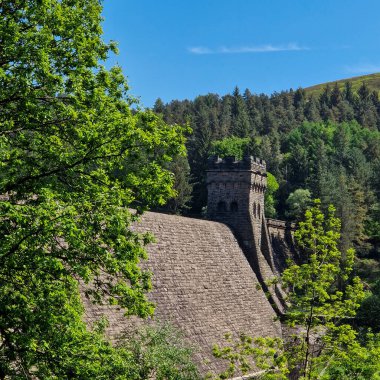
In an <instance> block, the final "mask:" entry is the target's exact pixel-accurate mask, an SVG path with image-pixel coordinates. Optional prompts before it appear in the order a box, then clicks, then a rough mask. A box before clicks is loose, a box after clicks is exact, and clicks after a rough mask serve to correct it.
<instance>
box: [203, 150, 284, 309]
mask: <svg viewBox="0 0 380 380" xmlns="http://www.w3.org/2000/svg"><path fill="white" fill-rule="evenodd" d="M266 187H267V174H266V163H265V161H263V160H260V159H257V158H253V157H251V156H246V157H244V159H243V160H242V161H238V160H236V159H235V157H226V158H224V159H221V158H219V157H217V156H214V157H210V159H209V164H208V170H207V191H208V202H207V217H208V219H211V220H216V221H220V222H223V223H225V224H227V225H229V226H230V227H231V229H232V230H233V232H234V233H235V235H236V237H237V239H238V241H239V242H240V244H241V247H242V250H243V251H244V253H245V255H246V257H247V259H248V261H249V263H250V265H251V267H252V269H253V270H254V272H255V274H256V276H257V278H258V279H259V281H260V284H261V286H262V288H263V289H264V290H265V291H266V292H268V293H270V294H271V299H270V300H271V303H272V306H273V307H274V308H275V309H276V311H277V312H278V313H279V314H281V313H282V311H283V308H284V294H283V291H282V289H281V288H280V287H279V286H278V285H271V286H268V282H269V281H270V280H271V279H273V278H275V277H276V276H278V275H279V274H280V272H281V270H282V269H283V265H282V263H281V262H282V261H283V260H279V259H278V257H276V254H275V253H274V251H273V247H272V242H271V236H270V235H269V231H268V225H267V220H266V218H265V215H264V193H265V190H266ZM272 225H273V226H274V227H275V226H276V225H275V223H272ZM278 225H279V226H280V225H281V226H282V225H283V222H281V221H278ZM272 230H273V228H272Z"/></svg>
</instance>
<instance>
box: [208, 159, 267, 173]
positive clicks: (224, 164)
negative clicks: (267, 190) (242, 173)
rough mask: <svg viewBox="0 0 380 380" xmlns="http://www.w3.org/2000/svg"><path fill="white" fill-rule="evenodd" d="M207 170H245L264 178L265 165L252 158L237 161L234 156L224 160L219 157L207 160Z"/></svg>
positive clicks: (261, 161)
mask: <svg viewBox="0 0 380 380" xmlns="http://www.w3.org/2000/svg"><path fill="white" fill-rule="evenodd" d="M208 170H209V171H214V170H217V171H219V170H220V171H234V170H247V171H251V172H254V173H258V174H262V175H263V176H266V173H267V165H266V162H265V161H264V160H261V159H260V158H257V157H253V156H244V157H243V159H242V160H237V159H236V157H235V156H226V157H224V158H220V157H219V156H211V157H210V158H209V159H208Z"/></svg>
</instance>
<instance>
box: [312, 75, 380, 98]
mask: <svg viewBox="0 0 380 380" xmlns="http://www.w3.org/2000/svg"><path fill="white" fill-rule="evenodd" d="M345 82H351V83H352V88H353V89H354V91H356V90H357V89H358V88H359V87H360V86H361V85H362V83H363V82H365V83H366V84H367V86H368V87H369V88H370V89H371V90H375V91H380V73H376V74H369V75H362V76H359V77H352V78H346V79H341V80H338V81H334V82H327V83H321V84H317V85H315V86H311V87H307V88H305V91H306V92H307V93H308V94H313V95H319V94H320V93H321V92H322V91H323V89H324V88H325V87H326V86H327V85H329V86H330V87H332V86H334V85H335V83H338V86H339V88H340V89H342V88H343V87H344V84H345Z"/></svg>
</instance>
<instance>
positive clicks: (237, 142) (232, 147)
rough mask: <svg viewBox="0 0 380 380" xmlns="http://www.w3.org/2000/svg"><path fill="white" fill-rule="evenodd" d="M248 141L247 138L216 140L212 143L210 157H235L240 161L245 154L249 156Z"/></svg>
mask: <svg viewBox="0 0 380 380" xmlns="http://www.w3.org/2000/svg"><path fill="white" fill-rule="evenodd" d="M249 147H250V139H249V138H248V137H246V138H242V137H235V136H231V137H226V138H224V139H223V140H217V141H214V142H213V143H212V146H211V151H210V154H211V155H218V156H219V157H226V156H235V157H236V159H237V160H241V159H242V158H243V156H244V155H245V154H249V153H250V152H249Z"/></svg>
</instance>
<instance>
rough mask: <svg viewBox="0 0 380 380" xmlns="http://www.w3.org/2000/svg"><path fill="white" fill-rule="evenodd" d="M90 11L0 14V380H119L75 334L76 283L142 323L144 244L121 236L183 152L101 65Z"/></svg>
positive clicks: (67, 3) (31, 5) (71, 7)
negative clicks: (85, 285)
mask: <svg viewBox="0 0 380 380" xmlns="http://www.w3.org/2000/svg"><path fill="white" fill-rule="evenodd" d="M101 9H102V8H101V4H100V1H98V0H33V1H27V0H17V1H16V0H10V1H3V2H1V3H0V41H1V48H0V157H1V160H0V165H1V170H0V172H1V173H0V194H1V198H0V214H1V217H0V231H1V245H0V282H1V285H2V286H1V288H0V344H1V345H0V378H1V379H3V378H6V377H7V376H10V377H12V378H14V379H16V378H21V377H22V378H24V377H25V376H33V377H34V378H44V379H48V378H52V379H53V378H54V379H55V378H63V377H65V376H67V378H81V379H87V378H95V377H96V378H99V379H100V378H110V377H109V376H110V374H109V373H108V372H107V368H109V366H108V365H105V364H104V363H105V362H107V363H113V362H115V361H116V362H117V363H118V364H120V366H121V367H123V364H122V363H121V362H120V360H121V359H120V358H118V355H120V352H119V353H115V351H112V349H111V348H110V346H109V345H108V344H107V343H106V342H104V341H103V340H102V339H101V338H100V335H99V334H96V333H88V332H87V331H86V328H85V326H84V324H83V322H81V315H82V311H83V310H82V309H81V306H80V301H79V298H78V297H79V296H78V284H77V281H78V280H79V281H82V282H84V283H88V282H89V281H92V284H93V286H92V287H91V288H88V291H87V295H88V296H89V297H92V299H93V300H94V301H101V300H102V299H103V298H104V296H106V297H107V301H108V302H111V303H117V304H119V305H120V306H122V307H124V308H125V310H126V313H127V314H137V315H139V316H142V317H145V316H148V315H150V314H152V312H153V305H152V304H151V303H149V302H148V301H147V300H146V298H145V295H144V293H145V292H146V291H147V290H149V288H150V280H149V273H147V272H144V271H142V270H141V269H140V268H139V266H138V264H139V262H140V260H141V259H144V258H146V254H145V251H144V249H143V244H144V243H146V242H147V241H148V240H149V238H148V237H147V236H139V235H137V234H136V233H134V232H133V231H132V230H131V229H130V228H129V226H130V224H131V223H132V222H133V221H135V220H137V219H138V216H139V214H141V213H142V212H143V211H144V210H145V209H146V208H147V207H148V206H151V205H156V204H162V203H164V201H165V200H166V199H167V198H168V197H170V196H173V190H172V183H173V178H172V175H171V173H170V172H169V171H168V170H166V169H165V165H167V162H168V161H170V158H171V157H172V156H174V155H178V154H183V153H184V146H183V143H184V138H183V135H182V132H183V131H182V129H181V127H179V126H175V125H174V126H168V125H166V124H165V123H164V122H163V121H162V120H161V119H160V118H159V117H157V116H155V115H154V114H153V113H151V112H147V111H142V110H140V109H139V108H138V107H137V108H136V109H135V110H134V111H132V108H131V106H132V104H133V102H134V101H133V99H131V98H130V97H129V96H128V95H127V90H128V86H127V83H126V81H125V78H124V76H123V74H122V72H121V69H120V68H119V67H113V68H111V69H110V70H107V69H105V68H104V67H103V66H102V65H101V64H100V63H99V62H101V61H104V60H106V59H107V56H108V54H109V53H110V52H115V51H116V47H115V44H114V43H110V44H106V43H105V42H104V41H103V40H102V29H101ZM120 172H122V173H123V174H124V175H122V176H121V175H119V174H120ZM131 207H134V209H135V210H136V211H135V212H132V211H131ZM74 279H75V280H74ZM109 355H111V356H109ZM112 355H116V356H112ZM111 357H112V358H113V359H112V358H111ZM94 358H95V359H96V360H97V364H96V365H95V364H94V365H93V367H92V369H91V371H90V370H89V372H88V373H87V372H86V368H89V367H87V366H86V364H84V363H85V362H86V363H87V364H88V365H89V364H90V361H92V359H94ZM106 358H108V359H106ZM96 360H95V361H96ZM102 361H103V362H102ZM74 362H75V363H76V364H75V368H74V369H73V367H72V366H73V365H74V364H73V363H74ZM120 366H119V365H115V368H119V367H120ZM96 368H97V370H98V371H99V372H98V373H97V374H96V376H95V374H94V371H95V370H96ZM78 371H79V372H78ZM102 371H103V372H102ZM101 373H103V375H101ZM70 374H71V375H70ZM102 376H103V377H102ZM123 376H124V375H123ZM113 378H117V376H116V375H115V377H113ZM121 378H122V377H121Z"/></svg>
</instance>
